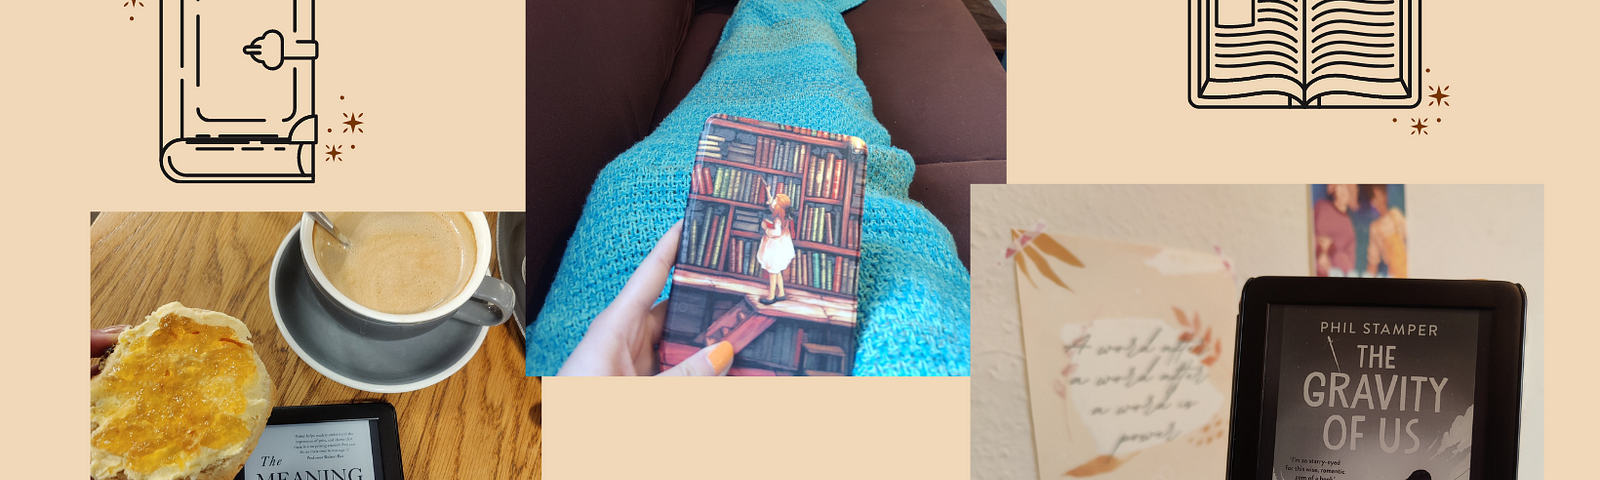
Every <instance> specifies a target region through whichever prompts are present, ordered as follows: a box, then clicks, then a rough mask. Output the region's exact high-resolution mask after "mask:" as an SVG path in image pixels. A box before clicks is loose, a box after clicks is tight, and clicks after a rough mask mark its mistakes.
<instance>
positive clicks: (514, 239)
mask: <svg viewBox="0 0 1600 480" xmlns="http://www.w3.org/2000/svg"><path fill="white" fill-rule="evenodd" d="M498 218H499V220H498V221H496V222H495V229H494V230H495V232H494V243H495V258H496V259H497V260H498V261H499V262H500V279H501V280H505V281H506V283H509V284H511V289H512V290H514V291H516V292H517V308H516V309H515V311H514V312H512V321H513V323H514V325H512V327H511V329H512V330H516V331H517V340H518V341H519V342H521V344H522V348H527V341H528V337H527V329H528V310H527V309H528V285H527V283H526V279H524V278H523V276H522V268H523V265H524V264H523V262H524V257H525V255H526V252H527V249H528V242H527V240H526V239H527V237H528V230H527V224H526V223H525V222H527V215H525V214H524V213H523V212H500V216H499V217H498Z"/></svg>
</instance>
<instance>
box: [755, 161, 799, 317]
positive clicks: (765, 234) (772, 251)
mask: <svg viewBox="0 0 1600 480" xmlns="http://www.w3.org/2000/svg"><path fill="white" fill-rule="evenodd" d="M767 198H768V200H767V214H766V215H764V216H763V217H762V219H761V245H760V246H759V247H757V249H756V258H757V259H758V260H759V261H760V262H761V269H762V270H765V271H766V272H767V276H768V279H769V280H768V282H767V298H763V299H761V303H762V304H763V305H771V304H774V303H777V302H780V301H783V300H788V299H789V296H788V295H787V294H785V293H784V291H783V271H784V270H787V269H788V268H789V264H790V263H791V262H793V261H794V241H793V240H792V239H791V236H790V233H791V232H792V231H793V229H794V227H793V225H792V222H790V221H789V220H790V219H789V205H790V200H789V195H787V194H783V193H778V194H773V193H772V186H771V185H768V186H767Z"/></svg>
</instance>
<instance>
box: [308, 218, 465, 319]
mask: <svg viewBox="0 0 1600 480" xmlns="http://www.w3.org/2000/svg"><path fill="white" fill-rule="evenodd" d="M328 218H329V219H331V220H333V223H334V225H335V226H337V227H338V228H339V231H340V232H341V233H344V235H345V237H346V238H347V239H348V240H350V246H349V247H345V246H344V245H341V244H340V243H339V241H338V239H335V238H334V237H333V235H331V234H329V233H328V232H327V231H325V230H323V229H321V228H317V229H315V230H314V233H313V234H312V243H313V250H314V251H315V252H316V257H317V265H319V266H320V267H321V270H322V273H323V275H325V276H326V277H327V278H328V282H329V283H331V284H332V285H333V288H335V289H337V290H338V291H339V293H341V294H344V296H346V297H349V298H350V300H353V301H355V302H356V303H359V304H361V305H362V306H365V307H367V308H371V309H373V310H377V311H380V312H384V313H392V314H399V315H405V314H412V313H421V312H425V311H428V310H429V309H432V308H434V307H437V306H439V305H441V304H443V303H446V302H448V301H450V300H451V299H453V298H455V297H456V296H457V295H459V294H460V293H461V290H462V288H463V287H465V286H466V285H467V283H468V282H469V280H471V278H472V273H473V267H474V266H475V263H476V261H477V258H478V251H477V239H476V237H475V236H474V235H473V231H472V223H471V222H470V221H468V220H467V216H466V215H464V214H462V213H459V212H448V213H427V212H423V213H408V212H361V213H338V212H329V213H328Z"/></svg>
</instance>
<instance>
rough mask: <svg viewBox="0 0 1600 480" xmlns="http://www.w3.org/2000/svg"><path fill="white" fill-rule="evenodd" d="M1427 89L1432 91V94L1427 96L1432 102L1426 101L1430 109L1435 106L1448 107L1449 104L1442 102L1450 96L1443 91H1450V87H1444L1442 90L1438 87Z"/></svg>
mask: <svg viewBox="0 0 1600 480" xmlns="http://www.w3.org/2000/svg"><path fill="white" fill-rule="evenodd" d="M1428 88H1430V89H1432V90H1433V93H1431V94H1428V97H1431V98H1433V100H1429V101H1428V106H1430V107H1432V106H1435V105H1438V106H1445V107H1448V106H1450V102H1447V101H1445V100H1444V99H1446V98H1450V94H1448V93H1444V92H1445V91H1447V90H1450V86H1449V85H1445V86H1444V88H1440V87H1438V86H1433V87H1428Z"/></svg>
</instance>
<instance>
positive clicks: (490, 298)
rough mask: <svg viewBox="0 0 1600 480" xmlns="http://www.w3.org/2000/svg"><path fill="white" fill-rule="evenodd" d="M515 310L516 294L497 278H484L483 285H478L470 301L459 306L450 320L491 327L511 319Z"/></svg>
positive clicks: (509, 286) (508, 285) (509, 285)
mask: <svg viewBox="0 0 1600 480" xmlns="http://www.w3.org/2000/svg"><path fill="white" fill-rule="evenodd" d="M515 308H517V292H516V291H515V290H512V289H511V284H508V283H506V282H504V281H502V280H500V279H498V278H494V277H490V276H484V277H483V283H482V284H480V285H478V290H477V291H475V292H472V299H471V300H469V301H467V303H465V304H463V305H461V309H460V310H456V313H455V315H454V316H453V317H452V318H455V319H456V320H460V321H463V322H467V323H471V324H474V325H482V326H485V327H493V326H495V325H499V324H502V323H505V322H506V320H507V319H510V318H511V311H512V309H515Z"/></svg>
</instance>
